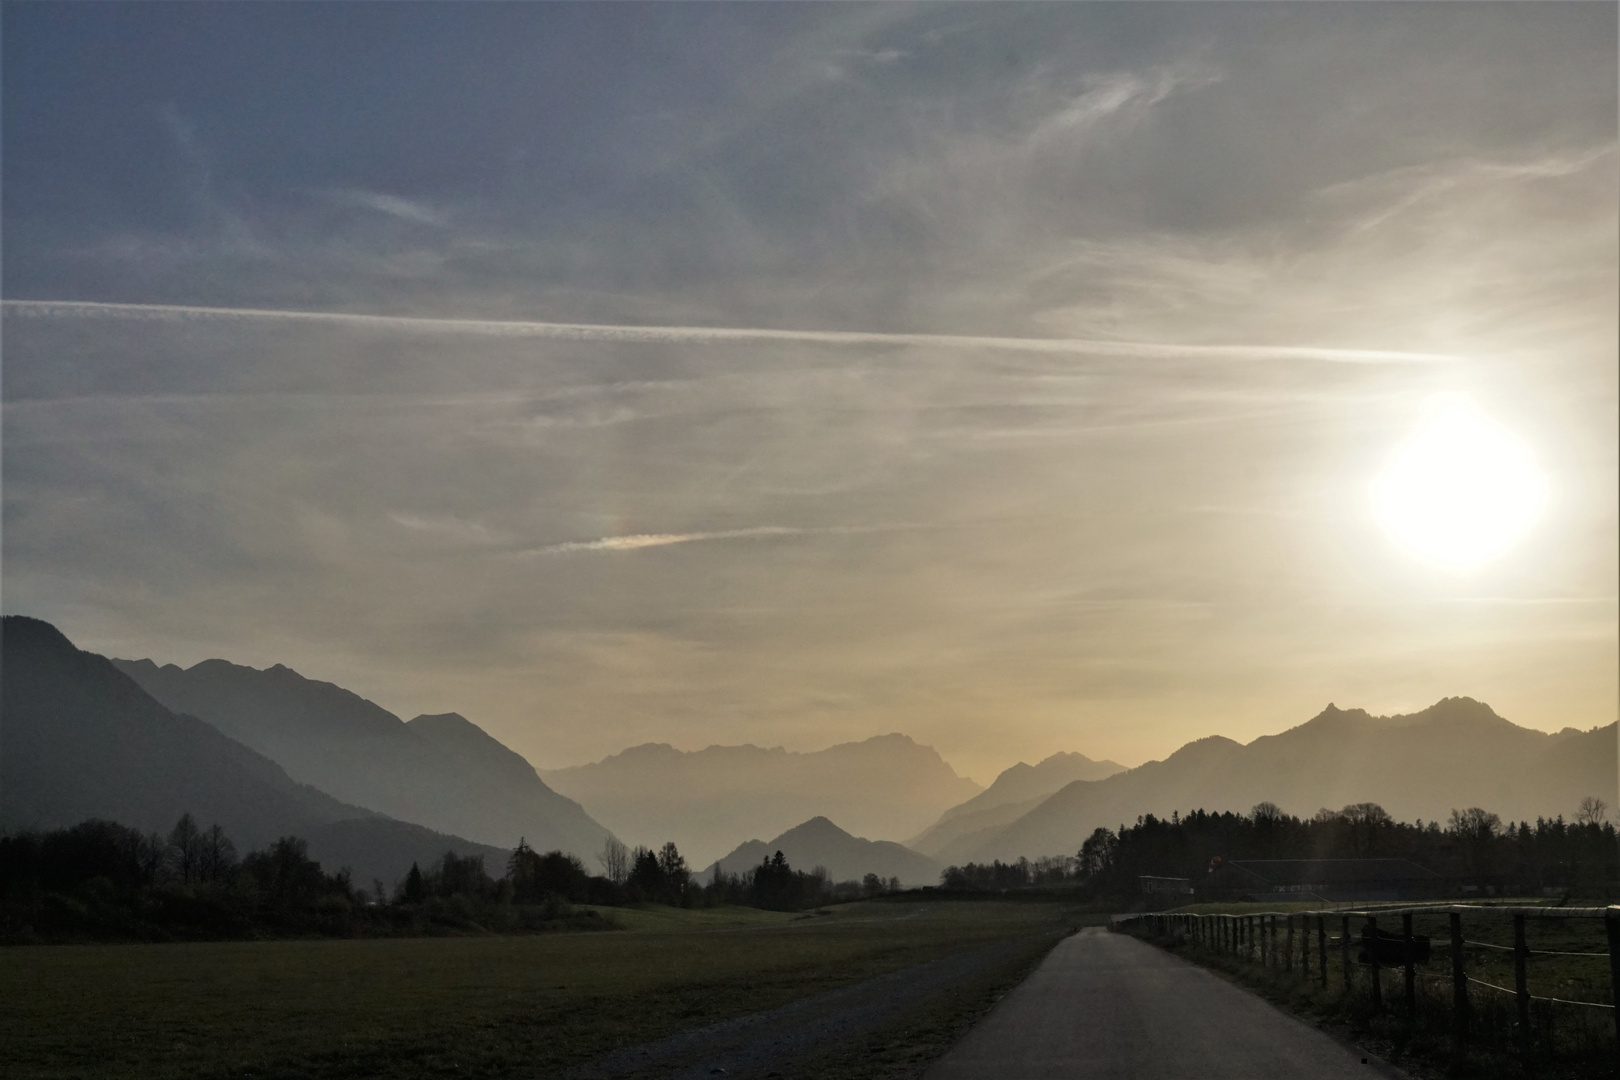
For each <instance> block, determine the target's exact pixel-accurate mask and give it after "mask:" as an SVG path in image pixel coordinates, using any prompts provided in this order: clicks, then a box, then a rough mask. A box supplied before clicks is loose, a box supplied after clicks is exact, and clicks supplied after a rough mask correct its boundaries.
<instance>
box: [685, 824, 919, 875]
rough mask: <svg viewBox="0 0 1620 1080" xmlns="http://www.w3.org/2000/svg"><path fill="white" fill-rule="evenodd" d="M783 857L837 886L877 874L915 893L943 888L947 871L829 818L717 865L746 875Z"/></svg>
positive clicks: (743, 848) (750, 846) (743, 847)
mask: <svg viewBox="0 0 1620 1080" xmlns="http://www.w3.org/2000/svg"><path fill="white" fill-rule="evenodd" d="M778 851H780V852H781V853H782V854H783V855H784V856H785V857H786V858H787V861H788V863H789V865H791V866H792V867H793V868H794V869H795V870H813V869H815V868H816V867H818V866H824V867H826V868H827V873H828V874H829V875H830V876H831V877H832V880H833V881H859V880H861V879H862V878H864V877H865V876H866V875H867V874H876V875H877V876H878V877H880V878H882V879H883V880H884V881H888V880H889V879H890V878H899V879H900V884H901V885H904V886H906V887H907V888H914V887H916V886H920V885H937V884H938V883H939V873H940V870H941V869H942V868H941V866H940V865H939V863H937V862H935V861H934V860H933V859H930V858H929V857H928V856H926V855H922V854H919V853H918V852H915V851H912V850H911V849H910V848H906V847H903V846H901V845H900V844H896V843H894V842H893V841H890V840H867V839H865V838H863V837H859V836H851V835H850V834H849V833H847V832H845V831H844V830H843V829H840V828H839V827H838V826H837V825H834V824H833V823H832V822H831V821H828V820H827V819H826V818H824V817H814V818H811V819H810V820H809V821H806V822H804V823H803V824H802V825H797V826H795V827H793V828H791V829H789V830H788V831H787V832H785V833H783V834H782V835H780V836H778V837H777V838H776V839H775V840H772V841H771V842H770V843H768V844H767V843H764V842H762V841H759V840H750V841H748V842H747V843H745V844H740V845H738V847H737V849H736V850H735V851H733V852H732V853H731V854H729V855H727V856H726V857H725V858H723V859H720V860H718V862H717V865H718V866H719V868H720V869H721V870H722V871H724V872H725V873H728V874H742V873H746V872H747V871H749V870H752V869H754V868H755V867H756V866H758V865H759V864H760V862H762V861H763V860H765V859H768V858H770V857H771V856H772V855H774V854H775V853H776V852H778ZM714 869H715V868H714V866H710V867H709V868H708V869H707V870H705V871H704V874H705V875H710V874H713V873H714Z"/></svg>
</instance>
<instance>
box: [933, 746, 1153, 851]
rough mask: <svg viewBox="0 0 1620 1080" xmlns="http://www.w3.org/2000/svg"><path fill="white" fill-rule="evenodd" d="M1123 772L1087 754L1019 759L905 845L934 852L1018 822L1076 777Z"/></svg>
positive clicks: (1099, 777)
mask: <svg viewBox="0 0 1620 1080" xmlns="http://www.w3.org/2000/svg"><path fill="white" fill-rule="evenodd" d="M1124 771H1125V766H1123V765H1121V764H1119V763H1118V762H1117V761H1093V760H1091V759H1090V758H1088V757H1086V755H1084V754H1074V753H1068V754H1053V755H1052V756H1051V757H1048V758H1044V759H1042V760H1041V761H1040V762H1039V763H1037V764H1035V765H1027V764H1025V763H1024V762H1022V761H1020V762H1019V763H1018V764H1016V765H1014V766H1012V767H1011V768H1008V769H1004V770H1002V773H1001V775H1000V776H998V777H996V779H995V782H994V783H992V784H991V785H990V786H989V787H987V788H985V789H984V790H983V791H981V792H979V793H978V794H977V795H975V796H973V798H971V799H969V800H968V801H967V802H964V803H961V804H960V805H957V806H953V807H951V808H950V809H949V810H947V811H945V812H944V813H943V814H941V815H940V817H939V820H938V821H936V822H934V824H933V825H931V826H929V827H928V829H926V830H925V831H924V832H923V833H921V834H920V835H918V836H915V837H913V838H912V839H910V840H907V841H906V846H907V847H909V848H913V849H915V850H917V851H921V852H924V853H926V854H933V853H935V852H938V851H942V850H944V849H945V848H947V847H949V846H950V844H951V843H952V842H953V841H955V840H957V839H959V838H961V837H963V836H967V835H969V834H970V833H976V832H982V831H983V830H985V829H987V828H991V827H993V826H996V825H1005V824H1007V823H1009V822H1012V821H1016V820H1018V819H1019V818H1020V817H1023V816H1024V815H1025V814H1026V813H1028V812H1029V811H1031V810H1033V809H1034V808H1035V807H1036V806H1038V805H1040V803H1041V801H1042V800H1043V799H1045V798H1046V797H1047V796H1048V795H1051V794H1052V793H1054V792H1056V791H1059V790H1061V789H1062V788H1064V787H1066V786H1067V785H1069V784H1072V783H1074V781H1076V780H1102V779H1106V778H1107V777H1110V776H1113V775H1114V774H1115V773H1122V772H1124Z"/></svg>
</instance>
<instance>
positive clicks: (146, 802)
mask: <svg viewBox="0 0 1620 1080" xmlns="http://www.w3.org/2000/svg"><path fill="white" fill-rule="evenodd" d="M0 664H3V670H4V680H3V687H0V717H3V725H0V828H6V829H29V828H58V827H62V826H66V825H73V824H77V823H78V822H80V821H83V820H85V819H86V818H107V819H111V820H114V821H118V822H121V823H123V824H125V825H130V826H134V827H135V828H138V829H141V830H143V831H155V832H161V833H164V834H167V832H168V830H169V829H170V828H171V827H172V826H173V825H174V823H175V822H176V821H177V820H179V818H180V816H181V815H182V814H185V813H190V814H192V815H193V816H194V817H195V818H196V820H197V821H198V823H199V824H201V825H202V827H204V828H207V827H208V826H210V825H213V824H216V823H217V824H219V825H220V826H221V827H222V828H223V829H224V830H225V832H226V834H227V835H229V836H230V837H231V839H232V840H233V841H234V842H235V843H236V845H237V847H238V849H239V850H240V851H242V852H243V853H245V852H247V851H248V850H251V849H256V848H262V847H265V846H266V845H268V844H269V843H270V842H271V841H273V840H275V839H276V838H278V837H281V836H288V835H291V836H298V837H301V838H303V839H304V840H306V841H307V842H308V844H309V853H310V855H311V856H312V857H313V858H315V859H318V860H319V861H320V862H321V864H322V865H323V866H324V867H325V868H326V869H327V870H328V871H329V872H331V871H336V870H338V869H340V868H343V867H348V868H350V869H351V870H352V871H353V873H354V881H355V883H356V884H357V885H359V886H362V887H366V886H369V885H370V884H371V882H372V880H373V879H377V880H381V881H382V882H383V883H384V884H385V885H391V884H392V883H393V882H395V881H396V880H398V879H399V878H401V877H403V876H404V874H405V872H406V871H407V870H408V869H409V867H410V864H411V863H413V862H416V863H420V864H422V865H427V864H429V863H432V862H433V861H435V860H436V859H438V858H439V857H440V856H441V855H443V854H444V853H445V852H446V851H454V852H456V853H457V854H459V855H481V856H483V857H484V862H485V865H486V866H488V867H489V868H490V869H491V870H492V871H494V872H496V873H500V872H501V870H502V868H503V866H504V863H505V859H506V856H507V852H506V851H504V850H502V849H500V848H495V847H490V846H488V845H484V844H478V843H474V842H472V841H469V840H466V839H463V838H462V837H459V836H451V835H446V834H444V833H441V832H435V831H434V830H432V829H427V828H424V827H422V826H421V825H417V824H412V823H409V822H404V821H398V820H395V819H393V818H390V817H387V816H386V815H383V814H379V813H377V812H375V811H374V810H371V809H367V808H364V807H360V806H355V805H352V804H348V803H345V802H342V801H340V800H338V799H335V798H333V797H332V796H331V795H329V794H327V793H325V792H322V791H319V790H317V789H315V788H313V787H310V786H308V785H306V784H300V783H297V782H296V781H294V780H293V779H292V778H291V777H289V776H288V775H287V773H286V771H285V770H283V769H282V767H281V766H280V765H278V764H276V763H275V762H274V761H271V760H270V759H269V758H267V757H266V756H264V755H263V754H260V753H258V752H256V751H254V750H252V749H250V748H249V747H246V746H244V745H242V744H241V743H239V742H237V741H236V740H234V739H232V738H230V737H229V736H227V735H225V734H224V733H223V732H221V731H219V730H217V729H216V728H214V727H213V726H212V725H210V724H208V723H206V722H204V721H202V720H199V719H197V718H196V717H193V716H186V715H181V714H177V713H175V712H173V711H171V710H170V709H168V708H166V707H165V706H164V705H162V704H161V703H160V702H158V701H156V700H154V699H153V698H152V697H151V695H149V694H147V693H146V692H145V691H144V690H142V689H141V687H140V686H138V685H137V684H136V683H135V682H134V681H133V680H132V679H130V678H129V677H128V676H127V675H125V674H124V673H123V672H121V671H119V670H118V668H117V667H115V666H114V665H113V664H112V663H111V662H110V661H108V660H107V659H106V658H105V657H102V656H97V655H96V654H94V653H88V652H81V651H80V650H78V649H76V648H74V646H73V644H72V642H70V641H69V640H68V639H67V638H66V637H65V636H63V634H62V633H61V632H60V631H58V630H57V629H56V628H55V627H53V626H51V625H50V624H49V623H45V622H41V621H39V620H38V619H29V618H25V617H22V616H7V617H6V618H5V619H4V622H3V624H0Z"/></svg>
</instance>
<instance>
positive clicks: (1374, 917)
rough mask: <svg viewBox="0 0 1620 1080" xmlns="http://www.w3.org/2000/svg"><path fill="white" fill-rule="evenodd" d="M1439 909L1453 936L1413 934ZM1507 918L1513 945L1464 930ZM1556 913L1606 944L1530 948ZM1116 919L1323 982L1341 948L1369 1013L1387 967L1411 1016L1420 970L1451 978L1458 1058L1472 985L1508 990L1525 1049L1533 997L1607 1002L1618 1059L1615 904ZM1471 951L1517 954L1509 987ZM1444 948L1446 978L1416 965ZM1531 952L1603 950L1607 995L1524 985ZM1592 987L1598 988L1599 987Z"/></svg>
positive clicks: (1378, 1002) (1379, 1006)
mask: <svg viewBox="0 0 1620 1080" xmlns="http://www.w3.org/2000/svg"><path fill="white" fill-rule="evenodd" d="M1440 915H1444V916H1446V923H1447V930H1448V931H1449V939H1450V940H1449V941H1447V942H1445V943H1444V944H1441V945H1438V946H1436V945H1435V943H1433V942H1432V941H1431V939H1430V938H1426V937H1420V936H1418V935H1416V934H1414V933H1413V918H1414V916H1423V917H1435V916H1440ZM1396 918H1399V920H1400V924H1399V925H1400V932H1399V934H1398V935H1397V934H1396V933H1394V932H1392V930H1391V929H1385V928H1386V927H1393V925H1394V922H1393V920H1395V919H1396ZM1506 918H1511V920H1512V944H1511V945H1506V944H1500V943H1496V942H1488V941H1480V940H1475V939H1472V938H1469V937H1467V936H1466V934H1467V932H1468V931H1469V930H1470V929H1473V930H1474V931H1475V932H1476V933H1478V932H1479V928H1480V927H1481V926H1482V925H1484V924H1486V923H1487V922H1494V925H1495V926H1496V927H1501V925H1502V922H1501V920H1503V919H1506ZM1380 919H1382V920H1384V925H1383V926H1382V927H1381V926H1380V925H1379V920H1380ZM1558 919H1589V920H1601V922H1602V925H1603V928H1604V938H1605V940H1606V944H1607V949H1606V950H1604V951H1582V950H1569V949H1549V948H1541V949H1534V948H1531V947H1530V942H1529V934H1528V929H1527V928H1528V926H1530V925H1545V923H1546V920H1558ZM1465 920H1467V922H1466V923H1465ZM1353 923H1360V926H1359V929H1360V935H1359V937H1358V936H1356V935H1354V934H1352V929H1353V926H1352V924H1353ZM1115 925H1116V926H1117V927H1122V928H1132V927H1133V926H1134V927H1138V928H1140V929H1143V930H1146V931H1148V932H1150V933H1152V934H1155V935H1157V936H1160V937H1170V938H1178V939H1181V940H1184V941H1186V942H1188V943H1190V944H1192V945H1195V946H1199V947H1202V948H1206V949H1210V950H1213V951H1215V952H1219V953H1224V954H1227V955H1230V956H1233V957H1236V958H1238V959H1241V960H1244V961H1248V962H1253V963H1257V964H1260V965H1263V966H1266V967H1270V968H1277V969H1281V970H1284V971H1288V972H1292V973H1295V974H1297V975H1298V976H1300V977H1302V978H1305V979H1309V980H1312V981H1315V982H1318V983H1320V985H1321V986H1322V987H1323V988H1324V989H1325V988H1327V987H1328V986H1329V981H1330V966H1332V965H1330V963H1329V958H1330V956H1332V955H1333V954H1334V953H1337V956H1336V957H1335V959H1336V960H1337V967H1338V968H1339V977H1340V978H1341V979H1342V980H1343V985H1344V992H1345V993H1346V995H1349V994H1352V993H1354V992H1355V991H1356V990H1357V988H1358V983H1359V984H1360V985H1361V986H1363V987H1365V989H1366V991H1367V993H1368V996H1369V997H1370V999H1371V1006H1372V1008H1373V1009H1374V1010H1375V1011H1383V1010H1385V1009H1386V1008H1388V1007H1389V1006H1388V1005H1386V1003H1385V1001H1384V996H1385V994H1384V978H1383V971H1384V970H1387V969H1399V970H1400V972H1401V974H1402V980H1401V1002H1400V1008H1401V1011H1402V1013H1403V1014H1404V1015H1405V1017H1406V1018H1407V1019H1408V1020H1415V1018H1416V1016H1417V984H1418V980H1419V978H1424V979H1430V980H1436V981H1439V982H1447V981H1449V982H1450V984H1451V1006H1450V1013H1451V1016H1450V1028H1451V1041H1452V1051H1453V1053H1454V1054H1456V1055H1458V1056H1459V1057H1460V1056H1461V1055H1462V1054H1463V1053H1464V1052H1465V1050H1466V1049H1467V1047H1468V1045H1469V1040H1470V1013H1471V1009H1470V1005H1469V987H1470V986H1478V987H1481V988H1484V989H1486V990H1489V991H1493V992H1496V993H1500V994H1504V995H1510V996H1511V997H1512V998H1513V1004H1514V1023H1513V1026H1514V1036H1515V1041H1516V1042H1517V1044H1518V1049H1519V1051H1520V1052H1521V1053H1522V1054H1525V1055H1528V1054H1529V1053H1530V1048H1531V1040H1532V1019H1531V1012H1532V1009H1531V1006H1532V1003H1534V1002H1546V1003H1549V1004H1557V1005H1562V1006H1571V1007H1575V1008H1584V1009H1593V1010H1608V1012H1609V1013H1610V1014H1611V1015H1612V1016H1613V1020H1614V1030H1615V1053H1616V1058H1617V1061H1620V1009H1616V1008H1615V1005H1614V1004H1613V1002H1617V1001H1620V906H1610V907H1588V908H1554V907H1509V906H1501V907H1494V906H1488V905H1479V904H1414V905H1407V906H1393V905H1392V906H1388V907H1377V908H1365V909H1362V910H1350V911H1346V910H1333V911H1293V912H1286V911H1275V912H1271V911H1266V912H1253V913H1249V914H1241V915H1221V914H1209V915H1201V914H1193V913H1181V912H1166V913H1156V914H1142V915H1128V916H1116V917H1115ZM1296 927H1297V932H1296ZM1566 936H1567V935H1566ZM1313 946H1314V948H1313ZM1469 949H1473V950H1475V953H1476V955H1478V954H1480V952H1481V951H1482V950H1500V951H1501V952H1502V953H1510V954H1511V955H1512V960H1513V986H1512V987H1507V986H1503V985H1500V984H1499V983H1494V982H1490V981H1488V980H1485V979H1480V978H1476V977H1475V976H1474V975H1472V974H1470V972H1469V966H1470V965H1469V964H1468V959H1467V957H1468V950H1469ZM1353 950H1354V951H1355V952H1356V955H1355V956H1354V957H1352V955H1351V954H1352V951H1353ZM1440 951H1443V952H1444V953H1446V954H1448V957H1449V959H1450V967H1451V971H1450V974H1449V976H1443V975H1434V974H1432V973H1430V972H1420V971H1419V970H1418V968H1419V967H1420V966H1426V965H1427V962H1428V961H1429V960H1430V959H1431V953H1432V952H1440ZM1313 953H1314V954H1315V955H1314V958H1313V955H1312V954H1313ZM1537 957H1586V958H1604V957H1606V958H1607V959H1608V978H1607V980H1606V981H1607V982H1608V984H1609V990H1610V1001H1609V1002H1602V1001H1585V1000H1577V999H1573V998H1561V997H1553V996H1534V995H1532V994H1531V993H1530V989H1529V973H1530V964H1531V961H1533V960H1534V959H1536V958H1537ZM1476 967H1477V965H1476ZM1358 969H1360V971H1361V972H1362V974H1361V975H1360V976H1359V978H1358V976H1357V974H1356V973H1357V970H1358ZM1595 992H1596V993H1598V994H1599V995H1600V996H1601V989H1599V990H1597V991H1595ZM1389 1004H1390V1005H1393V1004H1394V1003H1393V1002H1391V1003H1389Z"/></svg>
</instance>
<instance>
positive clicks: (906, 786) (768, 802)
mask: <svg viewBox="0 0 1620 1080" xmlns="http://www.w3.org/2000/svg"><path fill="white" fill-rule="evenodd" d="M540 775H541V777H542V778H543V779H544V780H545V781H546V783H548V784H550V785H551V786H552V787H554V788H555V789H557V790H558V791H560V792H562V793H563V794H565V795H568V796H570V797H572V798H575V799H578V800H579V801H580V802H581V803H583V804H584V805H586V806H588V807H590V808H591V813H592V814H594V815H596V816H597V817H598V819H600V820H601V821H602V823H603V824H605V825H606V826H607V827H608V828H610V829H612V830H613V831H614V832H615V833H617V834H618V835H619V836H620V837H622V838H623V839H624V840H625V841H626V842H628V843H641V844H647V845H649V846H655V845H657V844H661V843H663V842H664V841H665V840H673V841H675V843H676V845H677V846H678V847H679V848H680V850H681V851H682V852H684V853H686V855H687V857H688V859H689V860H690V861H692V862H693V864H694V865H700V864H702V863H705V862H708V861H710V860H713V859H715V858H717V857H719V856H720V855H721V854H722V853H723V852H726V851H729V850H730V849H731V848H732V847H733V846H734V845H735V844H736V843H737V841H738V839H739V838H740V837H746V836H755V837H757V836H761V835H765V834H769V833H775V832H780V831H781V830H784V829H787V828H789V827H791V826H793V825H794V824H796V823H800V822H804V821H806V820H807V819H809V818H814V817H818V816H821V817H833V816H836V817H837V819H838V820H840V821H842V822H843V823H844V824H845V825H846V826H848V827H849V828H851V829H853V830H855V831H856V832H859V833H862V834H865V835H868V836H909V835H911V834H913V833H915V832H917V831H918V830H920V829H922V828H924V827H925V826H927V825H928V824H929V823H930V822H932V821H934V820H935V819H936V818H938V817H939V815H940V814H941V813H942V812H943V811H944V810H946V809H947V808H949V807H951V806H954V805H957V804H959V803H961V802H963V801H964V800H966V799H969V798H971V797H972V796H974V795H977V794H978V793H979V791H980V790H981V789H980V787H979V785H978V784H976V783H974V782H973V781H972V780H969V779H967V778H966V777H962V776H958V775H957V774H956V772H955V771H954V770H953V769H952V768H951V767H950V766H949V765H947V764H946V763H945V760H944V759H943V758H941V757H940V756H939V754H938V752H936V751H935V750H934V749H933V747H930V746H923V745H920V744H918V743H916V742H913V741H912V740H911V739H910V738H908V737H907V736H905V735H899V734H893V735H879V736H876V737H874V738H870V739H866V740H864V741H862V742H853V743H841V744H839V745H837V746H831V747H828V748H827V749H825V750H818V751H815V752H812V753H796V752H792V751H788V750H784V749H782V748H781V747H775V748H772V749H765V748H762V747H758V746H752V745H743V746H710V747H708V748H707V749H704V750H695V751H682V750H677V749H675V748H674V747H673V746H670V745H668V744H667V743H647V744H645V745H642V746H635V747H631V748H630V749H628V750H625V751H623V752H622V753H618V754H614V755H613V756H611V757H608V758H604V759H602V760H601V761H597V762H594V763H592V764H589V765H577V766H574V767H572V768H566V769H548V770H544V771H542V772H541V774H540Z"/></svg>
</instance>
